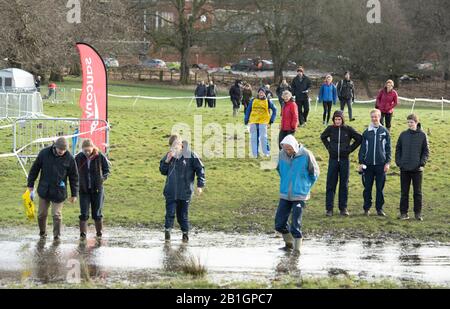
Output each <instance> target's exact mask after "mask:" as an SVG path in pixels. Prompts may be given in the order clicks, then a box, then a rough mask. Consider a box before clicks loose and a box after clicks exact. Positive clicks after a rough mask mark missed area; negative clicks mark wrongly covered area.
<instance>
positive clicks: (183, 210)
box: [164, 200, 190, 233]
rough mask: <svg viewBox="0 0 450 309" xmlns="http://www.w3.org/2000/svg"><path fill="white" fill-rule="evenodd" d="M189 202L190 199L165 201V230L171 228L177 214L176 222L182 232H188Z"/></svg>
mask: <svg viewBox="0 0 450 309" xmlns="http://www.w3.org/2000/svg"><path fill="white" fill-rule="evenodd" d="M189 203H190V201H182V200H178V201H166V224H165V225H164V227H165V229H166V230H171V229H172V228H173V224H174V221H175V214H176V216H177V221H178V224H179V225H180V227H181V231H182V232H183V233H187V232H189V213H188V211H189Z"/></svg>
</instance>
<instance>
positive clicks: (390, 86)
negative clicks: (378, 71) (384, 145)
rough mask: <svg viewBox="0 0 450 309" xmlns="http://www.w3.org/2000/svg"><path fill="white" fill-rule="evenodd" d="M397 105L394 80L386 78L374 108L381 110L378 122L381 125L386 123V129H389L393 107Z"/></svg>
mask: <svg viewBox="0 0 450 309" xmlns="http://www.w3.org/2000/svg"><path fill="white" fill-rule="evenodd" d="M397 105H398V93H397V91H395V90H394V81H393V80H388V81H387V82H386V85H385V87H384V88H383V89H381V90H380V92H379V93H378V96H377V103H376V105H375V108H376V109H379V110H380V111H381V120H380V122H381V124H382V125H383V126H384V125H385V123H386V128H387V129H388V131H390V130H391V126H392V116H393V115H394V108H395V107H396V106H397Z"/></svg>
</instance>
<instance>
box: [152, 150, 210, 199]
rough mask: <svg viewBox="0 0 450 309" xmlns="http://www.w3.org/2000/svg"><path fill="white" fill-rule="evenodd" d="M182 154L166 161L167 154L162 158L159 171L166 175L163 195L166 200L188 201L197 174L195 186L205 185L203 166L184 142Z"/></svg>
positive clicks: (192, 191)
mask: <svg viewBox="0 0 450 309" xmlns="http://www.w3.org/2000/svg"><path fill="white" fill-rule="evenodd" d="M184 145H185V146H184V150H183V155H182V156H181V157H180V158H179V159H176V158H172V160H171V161H170V162H169V163H166V159H167V155H166V156H164V158H162V160H161V162H160V165H159V171H160V172H161V174H162V175H164V176H167V178H166V184H165V187H164V197H165V198H166V200H168V201H176V200H182V201H190V200H191V199H192V195H193V193H194V180H195V176H197V187H198V188H203V187H204V186H205V183H206V180H205V167H204V165H203V163H202V161H201V160H200V158H199V157H198V156H197V155H196V154H195V153H194V152H192V151H190V150H189V147H188V145H187V143H184Z"/></svg>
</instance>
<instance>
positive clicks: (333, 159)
mask: <svg viewBox="0 0 450 309" xmlns="http://www.w3.org/2000/svg"><path fill="white" fill-rule="evenodd" d="M320 138H321V139H322V142H323V144H324V145H325V148H326V149H327V150H328V153H329V155H330V159H329V163H328V176H327V193H326V194H327V195H326V196H327V197H326V214H327V216H328V217H332V216H333V208H334V205H333V203H334V196H335V194H336V186H337V183H338V178H340V182H339V210H340V213H341V216H346V217H347V216H349V215H350V214H349V212H348V210H347V200H348V182H349V177H350V160H349V155H350V154H351V153H352V152H354V151H355V150H356V149H358V147H359V146H360V145H361V141H362V136H361V134H359V133H358V132H356V131H355V129H353V128H352V127H350V126H347V125H345V119H344V113H343V112H342V111H336V112H335V113H334V115H333V125H332V126H329V127H328V128H326V129H325V131H324V132H323V133H322V135H321V136H320ZM352 141H353V143H352Z"/></svg>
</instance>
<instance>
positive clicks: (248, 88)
mask: <svg viewBox="0 0 450 309" xmlns="http://www.w3.org/2000/svg"><path fill="white" fill-rule="evenodd" d="M252 98H253V90H252V85H250V84H249V83H245V84H244V88H243V89H242V105H243V106H244V113H245V112H246V111H247V107H248V105H249V104H250V101H251V100H252Z"/></svg>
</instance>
